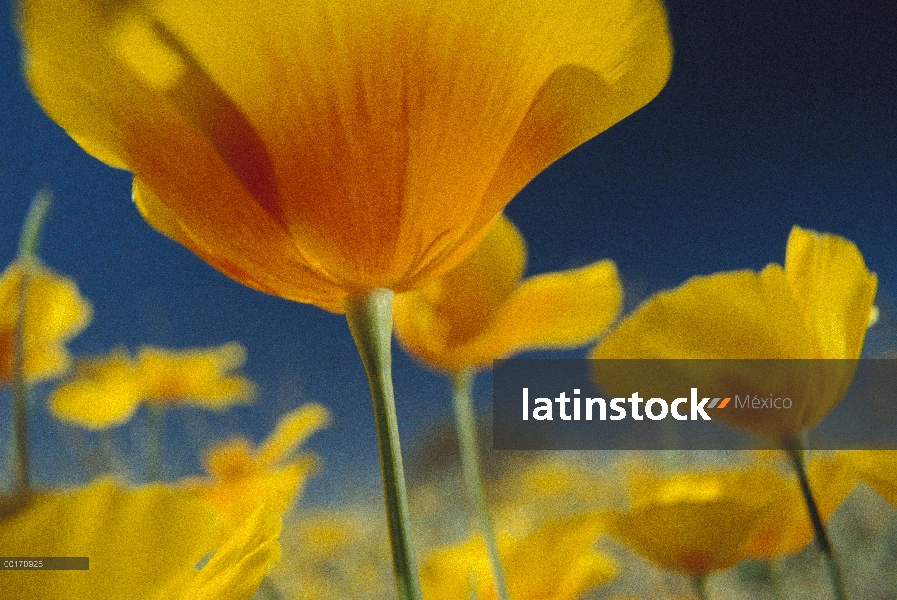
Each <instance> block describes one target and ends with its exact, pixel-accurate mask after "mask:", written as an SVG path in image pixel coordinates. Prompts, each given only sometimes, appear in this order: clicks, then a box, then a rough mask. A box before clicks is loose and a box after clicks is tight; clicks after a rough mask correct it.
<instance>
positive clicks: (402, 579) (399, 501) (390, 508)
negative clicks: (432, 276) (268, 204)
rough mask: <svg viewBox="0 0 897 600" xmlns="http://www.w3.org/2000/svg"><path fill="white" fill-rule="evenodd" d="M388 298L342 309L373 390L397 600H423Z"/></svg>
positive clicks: (356, 299) (381, 295) (365, 295)
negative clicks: (396, 391) (410, 512)
mask: <svg viewBox="0 0 897 600" xmlns="http://www.w3.org/2000/svg"><path fill="white" fill-rule="evenodd" d="M392 297H393V293H392V291H391V290H386V289H376V290H372V291H369V292H360V293H358V294H355V295H353V296H350V297H349V298H347V299H346V301H345V305H344V307H345V310H346V320H347V321H348V322H349V330H350V331H351V332H352V337H353V338H354V339H355V345H356V346H357V347H358V353H359V355H360V356H361V362H362V363H364V369H365V371H366V372H367V376H368V382H369V383H370V386H371V399H372V400H373V403H374V421H375V424H376V427H377V445H378V447H379V450H380V470H381V472H382V475H383V497H384V500H385V503H386V518H387V521H388V523H389V539H390V545H391V546H392V560H393V569H394V571H395V577H396V591H397V592H398V595H399V598H400V600H422V594H421V589H420V579H419V577H418V574H417V564H416V562H415V559H414V549H413V548H412V545H411V527H410V518H409V515H408V493H407V491H406V489H405V473H404V469H403V467H402V449H401V446H400V444H399V425H398V421H397V420H396V406H395V396H394V394H393V389H392V348H391V344H392Z"/></svg>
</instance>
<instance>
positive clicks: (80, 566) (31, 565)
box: [0, 556, 90, 571]
mask: <svg viewBox="0 0 897 600" xmlns="http://www.w3.org/2000/svg"><path fill="white" fill-rule="evenodd" d="M89 569H90V559H89V558H88V557H86V556H0V571H87V570H89Z"/></svg>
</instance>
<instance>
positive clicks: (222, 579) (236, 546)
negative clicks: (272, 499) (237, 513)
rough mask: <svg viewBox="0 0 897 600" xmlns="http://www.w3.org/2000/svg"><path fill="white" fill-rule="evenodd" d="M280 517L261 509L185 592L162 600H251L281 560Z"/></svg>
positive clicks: (178, 589) (168, 594) (174, 592)
mask: <svg viewBox="0 0 897 600" xmlns="http://www.w3.org/2000/svg"><path fill="white" fill-rule="evenodd" d="M280 529H281V518H280V514H279V513H278V512H276V511H274V510H270V509H265V508H259V509H258V510H256V511H255V513H254V514H253V515H252V516H250V517H249V518H248V519H246V520H245V521H244V522H243V524H242V525H240V527H239V528H237V530H236V531H235V532H234V533H233V534H232V535H231V536H230V537H229V539H228V540H227V542H226V543H225V544H224V545H223V546H222V547H221V548H219V549H218V550H217V551H216V552H215V554H214V555H213V556H212V558H211V559H210V560H209V562H208V563H206V565H205V566H204V567H203V568H202V569H201V570H200V571H199V573H196V574H195V575H189V576H188V578H189V579H190V582H189V584H187V585H186V589H184V588H182V587H181V586H180V585H179V586H176V587H175V589H170V590H169V591H167V592H166V593H165V594H163V595H161V596H159V600H251V599H252V598H253V596H254V595H255V592H256V591H257V590H258V588H259V585H261V582H262V578H263V577H264V576H265V575H266V574H267V573H268V571H269V570H270V568H271V567H272V566H273V565H274V564H275V563H277V562H278V561H279V560H280V545H279V544H278V543H277V537H278V536H279V535H280Z"/></svg>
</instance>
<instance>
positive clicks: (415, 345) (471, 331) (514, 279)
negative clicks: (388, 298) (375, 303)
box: [393, 215, 526, 365]
mask: <svg viewBox="0 0 897 600" xmlns="http://www.w3.org/2000/svg"><path fill="white" fill-rule="evenodd" d="M525 267H526V244H525V243H524V241H523V236H522V235H521V234H520V231H518V229H517V227H515V226H514V224H513V223H511V221H509V220H508V219H507V218H506V217H505V216H504V215H502V216H500V217H499V218H498V219H496V221H495V223H493V225H492V227H491V228H490V229H489V233H487V234H486V237H485V238H483V241H482V242H481V243H480V244H479V245H478V246H477V248H476V250H474V251H473V253H472V254H471V255H470V256H468V257H467V259H466V260H465V261H464V262H463V263H461V264H460V265H458V267H457V268H455V269H453V270H452V271H450V272H449V273H447V274H446V275H445V276H444V277H442V278H441V279H438V280H437V281H434V282H433V283H431V284H430V285H428V286H426V287H424V288H421V289H419V290H415V291H412V292H406V293H405V294H399V295H398V296H396V297H395V299H394V301H393V321H394V324H395V330H396V335H397V336H398V337H399V339H400V340H401V341H402V343H403V344H405V345H406V346H407V347H409V348H410V349H411V350H412V351H413V352H414V353H415V354H417V355H418V356H421V357H422V358H423V359H424V360H427V361H429V362H431V363H434V364H437V365H443V364H444V363H449V362H451V360H450V358H449V356H448V355H450V354H451V352H452V350H453V349H454V348H457V347H459V346H464V345H466V344H468V343H470V342H471V341H472V340H475V339H477V337H479V336H480V335H481V334H482V332H483V330H485V329H487V328H488V327H489V325H490V323H491V322H492V320H493V319H494V318H495V314H496V312H498V311H499V310H500V309H501V307H502V305H503V304H504V302H505V301H506V300H507V299H508V297H509V296H510V295H511V294H512V293H513V292H514V289H515V288H516V287H517V286H518V285H519V281H520V277H521V276H522V275H523V270H524V269H525ZM490 360H491V359H490Z"/></svg>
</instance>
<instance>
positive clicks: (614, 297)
mask: <svg viewBox="0 0 897 600" xmlns="http://www.w3.org/2000/svg"><path fill="white" fill-rule="evenodd" d="M622 306H623V289H622V286H621V285H620V279H619V277H618V275H617V267H616V265H615V264H614V263H613V261H611V260H603V261H599V262H596V263H592V264H591V265H589V266H586V267H583V268H581V269H573V270H569V271H562V272H559V273H547V274H544V275H538V276H536V277H532V278H530V279H527V280H526V281H524V282H523V285H521V286H520V287H519V288H518V289H517V290H515V292H514V294H513V295H511V297H510V298H508V301H507V302H505V303H504V305H502V307H501V309H500V310H499V311H498V313H497V314H496V315H495V318H494V320H493V321H492V323H490V325H489V327H488V328H487V329H486V330H485V331H484V332H483V333H482V334H481V335H480V336H479V337H477V338H476V339H474V340H473V341H471V342H470V343H469V344H466V345H464V346H461V347H459V348H456V349H454V350H453V352H452V353H451V354H452V359H453V362H455V363H456V364H463V365H465V366H477V367H482V366H486V365H488V364H491V362H492V361H493V360H495V359H498V358H505V357H507V356H509V355H511V354H513V353H515V352H520V351H523V350H532V349H536V348H545V349H549V348H552V349H558V348H573V347H576V346H581V345H583V344H585V343H586V342H589V341H591V340H593V339H595V338H596V337H598V336H599V335H600V334H601V333H602V332H603V331H604V330H605V329H607V327H608V326H609V325H610V324H611V323H612V322H613V321H614V319H616V318H617V316H619V314H620V309H621V308H622Z"/></svg>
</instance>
